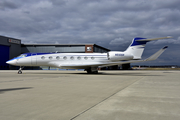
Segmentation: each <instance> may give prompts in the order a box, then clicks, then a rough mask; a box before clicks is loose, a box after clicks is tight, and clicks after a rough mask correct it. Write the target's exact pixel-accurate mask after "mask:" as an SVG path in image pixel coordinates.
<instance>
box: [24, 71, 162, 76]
mask: <svg viewBox="0 0 180 120" xmlns="http://www.w3.org/2000/svg"><path fill="white" fill-rule="evenodd" d="M25 74H46V75H47V74H49V75H50V74H52V75H53V74H54V75H58V74H66V75H70V74H71V75H73V74H74V75H97V76H99V75H113V76H114V75H117V76H162V75H157V74H156V75H153V74H148V73H143V72H135V73H133V72H131V71H130V72H127V73H124V72H122V73H121V72H118V73H117V72H115V73H112V72H109V73H108V72H103V71H99V73H98V74H87V73H86V72H79V73H74V72H73V71H72V72H68V73H61V72H37V73H34V72H29V73H28V72H27V73H25Z"/></svg>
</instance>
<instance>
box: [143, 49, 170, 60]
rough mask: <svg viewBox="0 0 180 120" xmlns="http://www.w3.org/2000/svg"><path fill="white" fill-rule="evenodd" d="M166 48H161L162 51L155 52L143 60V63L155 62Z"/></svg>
mask: <svg viewBox="0 0 180 120" xmlns="http://www.w3.org/2000/svg"><path fill="white" fill-rule="evenodd" d="M167 48H168V46H165V47H163V48H162V49H160V50H159V51H157V52H156V53H155V54H153V55H152V56H150V57H149V58H147V59H145V60H144V61H151V60H156V59H157V58H158V57H159V56H160V55H161V54H162V53H163V52H164V51H165V50H166V49H167Z"/></svg>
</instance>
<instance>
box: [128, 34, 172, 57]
mask: <svg viewBox="0 0 180 120" xmlns="http://www.w3.org/2000/svg"><path fill="white" fill-rule="evenodd" d="M167 38H171V37H170V36H168V37H161V38H153V39H146V38H134V39H133V41H132V43H131V44H130V46H129V47H128V48H127V50H126V51H125V53H127V54H131V55H133V56H134V58H133V59H141V56H142V54H143V51H144V48H145V46H146V43H147V42H149V41H154V40H159V39H167Z"/></svg>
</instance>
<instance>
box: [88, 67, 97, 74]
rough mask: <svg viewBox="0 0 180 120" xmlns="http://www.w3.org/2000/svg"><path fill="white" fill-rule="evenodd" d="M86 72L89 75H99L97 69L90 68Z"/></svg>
mask: <svg viewBox="0 0 180 120" xmlns="http://www.w3.org/2000/svg"><path fill="white" fill-rule="evenodd" d="M85 71H87V73H88V74H98V70H97V68H89V69H85Z"/></svg>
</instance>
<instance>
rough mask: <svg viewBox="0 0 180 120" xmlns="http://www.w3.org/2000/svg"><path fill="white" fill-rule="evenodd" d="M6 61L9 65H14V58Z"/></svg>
mask: <svg viewBox="0 0 180 120" xmlns="http://www.w3.org/2000/svg"><path fill="white" fill-rule="evenodd" d="M6 63H7V64H9V65H16V60H9V61H7V62H6Z"/></svg>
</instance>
